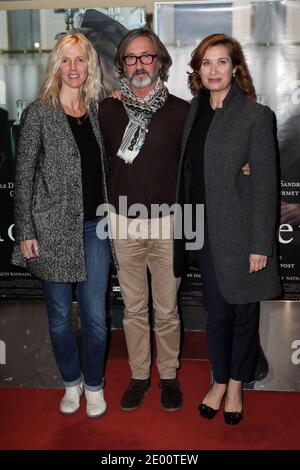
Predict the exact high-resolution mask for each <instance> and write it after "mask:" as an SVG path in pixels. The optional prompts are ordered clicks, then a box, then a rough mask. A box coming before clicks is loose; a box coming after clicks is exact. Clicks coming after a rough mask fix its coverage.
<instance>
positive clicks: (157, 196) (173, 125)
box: [99, 94, 189, 218]
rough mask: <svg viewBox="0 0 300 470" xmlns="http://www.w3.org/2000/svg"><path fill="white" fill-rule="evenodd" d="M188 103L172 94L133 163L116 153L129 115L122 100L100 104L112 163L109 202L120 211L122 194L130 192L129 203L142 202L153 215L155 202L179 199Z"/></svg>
mask: <svg viewBox="0 0 300 470" xmlns="http://www.w3.org/2000/svg"><path fill="white" fill-rule="evenodd" d="M188 109H189V104H188V103H187V102H186V101H183V100H182V99H180V98H177V97H175V96H173V95H171V94H169V96H168V99H167V100H166V102H165V104H164V106H163V107H162V108H160V109H159V110H158V111H157V112H156V113H154V114H153V116H152V119H151V121H150V124H149V126H148V132H147V134H146V139H145V142H144V145H143V147H142V148H141V150H140V153H139V155H137V157H136V158H135V159H134V161H133V162H132V163H125V161H124V160H123V159H122V158H120V157H118V156H117V152H118V150H119V147H120V144H121V142H122V138H123V134H124V131H125V129H126V126H127V124H128V116H127V114H126V111H125V109H124V107H123V104H122V102H121V101H118V100H115V99H113V98H108V99H106V100H103V101H102V102H101V104H100V109H99V118H100V128H101V130H102V133H103V138H104V145H105V149H106V152H107V154H108V157H109V159H110V164H111V172H110V179H109V202H110V203H111V204H113V205H114V207H115V208H116V212H117V213H122V214H123V215H128V214H127V213H125V208H124V210H122V207H121V206H120V207H119V204H118V198H119V196H122V195H124V196H127V207H128V208H129V207H130V206H131V204H135V203H142V204H144V205H145V206H146V208H147V209H148V217H149V218H151V205H152V204H163V203H165V204H168V205H169V206H171V205H172V204H173V203H174V202H175V199H176V183H177V174H178V164H179V160H180V152H181V139H182V133H183V127H184V122H185V119H186V117H187V113H188Z"/></svg>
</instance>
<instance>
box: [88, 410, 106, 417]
mask: <svg viewBox="0 0 300 470" xmlns="http://www.w3.org/2000/svg"><path fill="white" fill-rule="evenodd" d="M106 412H107V408H105V410H104V411H103V412H102V413H100V414H99V415H89V414H88V413H86V415H87V417H88V418H90V419H97V418H101V416H104V415H105V414H106Z"/></svg>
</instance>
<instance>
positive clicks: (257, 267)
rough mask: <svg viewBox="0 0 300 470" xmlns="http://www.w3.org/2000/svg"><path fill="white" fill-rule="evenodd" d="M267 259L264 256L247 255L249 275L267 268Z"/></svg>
mask: <svg viewBox="0 0 300 470" xmlns="http://www.w3.org/2000/svg"><path fill="white" fill-rule="evenodd" d="M267 263H268V257H267V256H264V255H249V264H250V267H249V273H250V274H251V273H257V272H258V271H261V270H262V269H264V268H265V267H266V266H267Z"/></svg>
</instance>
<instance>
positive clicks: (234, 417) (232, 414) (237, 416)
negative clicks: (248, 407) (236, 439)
mask: <svg viewBox="0 0 300 470" xmlns="http://www.w3.org/2000/svg"><path fill="white" fill-rule="evenodd" d="M242 419H243V412H242V411H224V421H225V423H226V424H239V422H240V421H241V420H242Z"/></svg>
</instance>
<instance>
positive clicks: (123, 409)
mask: <svg viewBox="0 0 300 470" xmlns="http://www.w3.org/2000/svg"><path fill="white" fill-rule="evenodd" d="M150 390H151V387H150V388H149V389H148V390H147V391H146V392H145V393H144V397H145V395H148V393H149V392H150ZM144 397H143V399H142V401H141V402H140V404H139V405H137V406H134V407H133V408H124V407H123V406H122V405H120V408H121V410H122V411H134V410H137V409H138V408H139V407H140V406H142V404H143V402H144Z"/></svg>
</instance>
